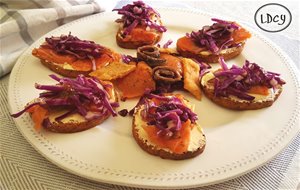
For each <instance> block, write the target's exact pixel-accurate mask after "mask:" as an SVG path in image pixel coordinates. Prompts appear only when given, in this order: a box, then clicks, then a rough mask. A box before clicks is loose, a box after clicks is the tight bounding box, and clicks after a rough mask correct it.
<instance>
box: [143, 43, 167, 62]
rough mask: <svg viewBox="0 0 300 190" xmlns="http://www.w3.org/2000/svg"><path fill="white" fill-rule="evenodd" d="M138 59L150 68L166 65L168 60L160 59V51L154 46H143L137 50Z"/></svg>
mask: <svg viewBox="0 0 300 190" xmlns="http://www.w3.org/2000/svg"><path fill="white" fill-rule="evenodd" d="M137 58H138V59H139V60H140V61H145V62H146V63H147V64H148V65H149V66H150V67H155V66H160V65H163V64H165V62H166V60H165V59H162V58H160V53H159V49H158V48H157V47H155V46H152V45H147V46H142V47H139V48H138V49H137Z"/></svg>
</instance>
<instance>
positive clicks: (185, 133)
mask: <svg viewBox="0 0 300 190" xmlns="http://www.w3.org/2000/svg"><path fill="white" fill-rule="evenodd" d="M143 128H144V130H145V131H146V132H147V134H148V137H149V139H150V141H152V142H153V143H154V144H156V145H157V146H158V147H160V148H167V149H169V150H171V151H172V152H174V153H177V154H182V153H184V152H186V151H187V149H188V146H189V142H190V134H191V121H190V120H189V119H188V120H187V121H186V122H184V123H182V126H181V129H180V130H179V131H178V133H179V135H178V137H174V138H165V137H161V136H159V135H157V132H158V131H159V129H158V128H157V127H155V126H153V125H150V126H143Z"/></svg>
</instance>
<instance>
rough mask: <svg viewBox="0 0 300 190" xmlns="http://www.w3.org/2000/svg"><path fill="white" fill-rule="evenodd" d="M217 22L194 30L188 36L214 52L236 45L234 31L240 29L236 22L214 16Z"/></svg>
mask: <svg viewBox="0 0 300 190" xmlns="http://www.w3.org/2000/svg"><path fill="white" fill-rule="evenodd" d="M211 20H212V21H214V22H215V23H214V24H213V25H211V26H204V27H203V28H202V29H201V30H198V31H197V32H195V31H193V32H191V33H190V34H189V33H187V34H186V36H187V37H189V38H191V39H193V40H194V41H195V42H196V43H197V44H198V45H199V46H203V47H206V48H207V49H208V50H210V51H211V52H212V53H213V54H219V53H220V51H221V50H222V49H226V48H229V47H232V46H234V43H233V38H232V33H233V31H235V30H238V29H239V26H238V25H237V24H235V23H234V22H229V21H224V20H220V19H216V18H212V19H211Z"/></svg>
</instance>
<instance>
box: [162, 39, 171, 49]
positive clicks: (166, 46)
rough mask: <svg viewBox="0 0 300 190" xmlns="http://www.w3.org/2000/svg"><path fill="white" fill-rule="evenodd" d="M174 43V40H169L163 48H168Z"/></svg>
mask: <svg viewBox="0 0 300 190" xmlns="http://www.w3.org/2000/svg"><path fill="white" fill-rule="evenodd" d="M172 43H173V40H168V41H167V42H166V43H165V44H164V45H163V48H168V47H169V46H170V45H171V44H172Z"/></svg>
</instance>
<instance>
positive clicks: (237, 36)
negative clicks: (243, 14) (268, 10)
mask: <svg viewBox="0 0 300 190" xmlns="http://www.w3.org/2000/svg"><path fill="white" fill-rule="evenodd" d="M250 37H251V33H250V32H248V31H247V30H246V29H245V28H240V29H238V30H235V31H234V32H233V33H232V38H233V41H234V42H235V43H238V42H242V41H244V40H246V39H248V38H250Z"/></svg>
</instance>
